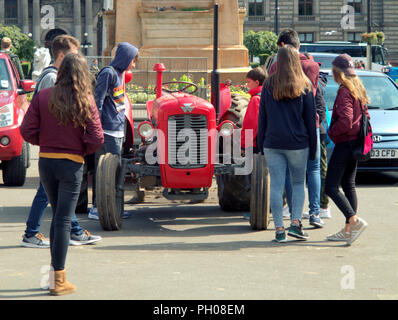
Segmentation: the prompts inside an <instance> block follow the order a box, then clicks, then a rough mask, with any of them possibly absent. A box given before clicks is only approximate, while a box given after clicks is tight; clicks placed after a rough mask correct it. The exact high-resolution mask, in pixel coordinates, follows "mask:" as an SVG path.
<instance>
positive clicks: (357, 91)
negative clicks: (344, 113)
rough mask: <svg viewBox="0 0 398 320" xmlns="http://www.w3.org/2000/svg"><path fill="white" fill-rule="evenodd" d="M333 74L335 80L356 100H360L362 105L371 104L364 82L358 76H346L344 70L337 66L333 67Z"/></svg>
mask: <svg viewBox="0 0 398 320" xmlns="http://www.w3.org/2000/svg"><path fill="white" fill-rule="evenodd" d="M332 72H333V77H334V80H335V81H336V82H337V83H339V84H341V85H342V86H344V87H345V88H347V89H348V91H350V93H351V95H352V97H353V98H354V99H356V100H359V101H360V102H361V104H362V105H366V104H369V103H370V100H369V97H368V95H367V94H366V90H365V87H364V86H363V84H362V81H361V80H360V79H359V78H358V77H357V76H356V75H355V76H349V75H346V74H345V73H344V71H343V70H341V69H340V68H339V67H336V66H333V67H332Z"/></svg>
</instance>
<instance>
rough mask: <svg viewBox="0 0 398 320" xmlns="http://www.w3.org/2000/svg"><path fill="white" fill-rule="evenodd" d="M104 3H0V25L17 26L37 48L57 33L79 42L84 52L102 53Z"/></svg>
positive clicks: (45, 0) (8, 0)
mask: <svg viewBox="0 0 398 320" xmlns="http://www.w3.org/2000/svg"><path fill="white" fill-rule="evenodd" d="M103 5H104V0H0V24H3V25H16V26H18V27H19V28H20V29H21V30H22V32H23V33H25V34H27V35H29V36H30V37H32V39H33V40H35V41H36V42H37V43H39V44H40V46H46V47H48V46H49V45H50V43H51V40H52V39H53V38H54V37H55V36H57V35H59V34H69V35H72V36H74V37H76V38H77V39H79V40H80V42H81V43H82V48H83V49H84V50H83V51H84V53H85V54H86V55H89V56H93V55H94V56H96V55H98V54H99V53H101V52H102V13H103Z"/></svg>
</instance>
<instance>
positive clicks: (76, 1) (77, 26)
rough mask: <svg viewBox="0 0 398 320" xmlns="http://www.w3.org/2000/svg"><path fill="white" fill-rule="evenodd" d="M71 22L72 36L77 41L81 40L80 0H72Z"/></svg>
mask: <svg viewBox="0 0 398 320" xmlns="http://www.w3.org/2000/svg"><path fill="white" fill-rule="evenodd" d="M73 24H74V36H75V38H76V39H79V41H80V42H81V41H82V11H81V0H73Z"/></svg>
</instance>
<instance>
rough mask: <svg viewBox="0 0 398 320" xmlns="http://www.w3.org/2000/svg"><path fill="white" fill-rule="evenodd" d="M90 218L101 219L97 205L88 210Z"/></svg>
mask: <svg viewBox="0 0 398 320" xmlns="http://www.w3.org/2000/svg"><path fill="white" fill-rule="evenodd" d="M88 218H89V219H91V220H99V217H98V210H97V208H96V207H92V208H91V209H90V211H89V212H88Z"/></svg>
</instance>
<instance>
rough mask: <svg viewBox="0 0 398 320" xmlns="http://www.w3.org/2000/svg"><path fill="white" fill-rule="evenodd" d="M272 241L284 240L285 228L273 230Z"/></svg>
mask: <svg viewBox="0 0 398 320" xmlns="http://www.w3.org/2000/svg"><path fill="white" fill-rule="evenodd" d="M273 241H275V242H286V233H285V229H282V230H278V231H276V232H275V239H274V240H273Z"/></svg>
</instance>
